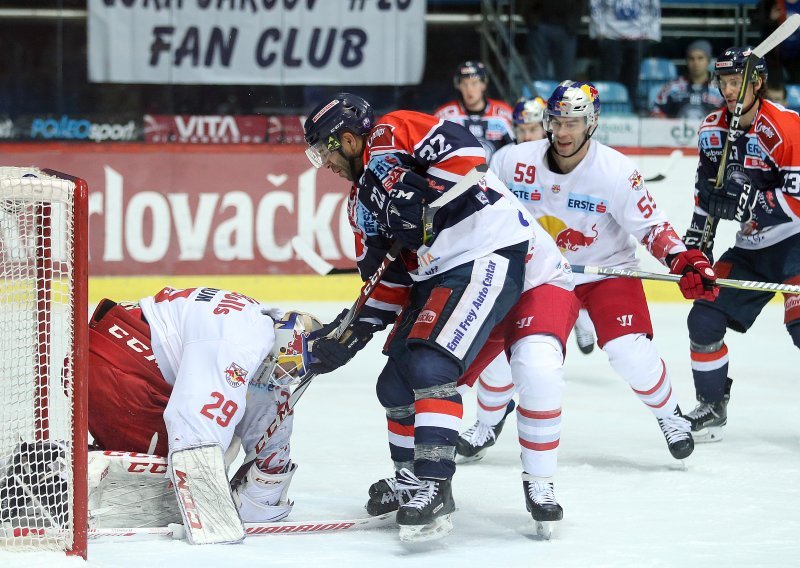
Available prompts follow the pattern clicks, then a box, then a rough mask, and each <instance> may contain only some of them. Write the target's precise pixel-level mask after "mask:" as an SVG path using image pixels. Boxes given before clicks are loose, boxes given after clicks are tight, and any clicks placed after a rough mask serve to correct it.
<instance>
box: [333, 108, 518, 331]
mask: <svg viewBox="0 0 800 568" xmlns="http://www.w3.org/2000/svg"><path fill="white" fill-rule="evenodd" d="M363 163H364V173H363V174H362V175H361V177H360V178H359V180H358V182H357V183H356V184H354V185H353V187H352V189H351V192H350V197H349V200H348V212H349V217H350V223H351V226H352V228H353V232H354V233H355V237H356V260H357V262H358V269H359V272H360V274H361V276H362V278H364V279H366V278H369V277H370V276H371V275H372V274H373V273H374V272H375V269H376V268H377V266H378V265H379V264H380V262H381V261H382V260H383V258H384V256H385V255H386V252H387V251H388V249H389V248H390V246H391V244H392V241H393V236H392V234H391V231H390V229H389V227H388V225H387V223H386V221H385V220H386V208H387V203H388V202H389V200H390V198H391V197H392V195H391V194H392V190H393V188H395V185H397V184H402V188H403V191H420V192H423V193H424V198H425V201H426V202H428V203H430V202H432V201H433V200H434V199H435V198H436V197H438V196H439V195H440V194H442V193H444V192H445V191H447V190H449V189H450V188H451V187H453V186H454V185H455V184H456V183H457V182H458V181H459V180H460V179H461V178H462V177H463V176H464V175H465V174H467V173H468V172H469V171H471V170H472V169H473V168H474V167H475V166H478V165H480V164H485V163H486V157H485V154H484V152H483V148H482V147H481V145H480V144H479V143H478V141H477V140H476V139H475V137H474V136H472V135H471V134H470V133H469V131H468V130H466V129H465V128H463V127H462V126H460V125H458V124H455V123H453V122H449V121H446V120H441V119H438V118H435V117H433V116H431V115H428V114H422V113H418V112H412V111H395V112H391V113H389V114H387V115H386V116H384V117H383V118H381V119H380V120H378V121H377V122H376V124H375V126H374V127H373V128H372V130H371V131H370V133H369V134H368V135H367V138H366V145H365V148H364V154H363ZM407 171H413V172H414V173H416V174H418V175H420V176H423V177H424V178H425V180H426V182H427V184H428V187H426V188H424V189H420V188H415V187H411V186H409V185H407V184H403V182H402V180H403V175H404V173H405V172H407ZM520 209H521V206H520V205H519V204H518V202H517V201H516V200H515V199H513V196H512V195H511V193H510V192H509V191H508V189H507V188H506V187H505V186H504V185H503V184H502V183H501V182H500V181H499V180H498V179H497V177H496V176H495V175H494V174H492V173H491V172H488V173H487V175H486V176H485V177H484V179H483V180H481V182H480V183H478V184H477V185H475V186H473V187H472V188H471V189H470V190H468V191H466V192H465V193H464V194H463V195H462V196H460V197H458V198H456V199H454V200H453V201H451V202H450V203H449V204H447V205H446V206H445V207H443V208H442V209H441V210H439V212H438V213H437V214H436V216H435V218H434V226H433V229H434V233H435V234H436V238H435V240H434V241H433V243H432V244H431V245H430V246H422V247H420V248H419V249H418V250H416V251H410V250H404V251H403V254H402V257H401V259H398V261H397V262H395V263H394V264H393V266H392V267H390V269H389V270H387V272H386V273H385V275H384V278H383V280H382V282H381V284H380V285H379V286H378V287H377V288H376V290H375V292H374V293H373V295H372V296H371V298H370V300H369V302H368V303H367V305H366V307H365V309H364V311H363V312H362V315H361V319H364V320H371V321H373V322H375V323H378V322H380V323H384V324H388V323H389V322H390V321H392V320H393V319H394V316H395V315H396V313H397V312H398V311H399V310H400V309H401V308H402V306H403V305H404V304H405V302H406V299H407V294H408V291H409V289H410V286H411V285H412V283H413V282H414V281H421V280H426V279H428V278H431V277H433V276H435V275H437V274H441V273H443V272H446V271H448V270H451V269H453V268H455V267H457V266H460V265H462V264H465V263H468V262H471V261H473V260H475V259H477V258H480V257H482V256H485V255H487V254H490V253H491V252H493V251H495V250H499V249H501V248H504V247H507V246H511V245H514V244H517V243H521V242H524V241H528V240H529V239H530V238H531V237H532V230H531V227H530V224H529V222H528V220H527V219H526V218H525V216H524V215H522V214H521V213H520ZM411 221H412V222H413V223H416V224H419V222H420V219H413V220H411Z"/></svg>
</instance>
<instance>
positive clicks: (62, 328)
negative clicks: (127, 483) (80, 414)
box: [0, 167, 86, 550]
mask: <svg viewBox="0 0 800 568" xmlns="http://www.w3.org/2000/svg"><path fill="white" fill-rule="evenodd" d="M78 181H79V180H78ZM84 187H85V186H84ZM76 195H77V193H76V183H75V182H74V181H73V180H70V179H63V178H61V177H57V176H55V175H51V174H50V173H46V172H44V171H41V170H39V169H37V168H17V167H0V276H2V278H0V392H1V393H2V404H0V425H1V426H0V547H3V548H9V549H23V550H25V549H27V550H31V549H33V550H72V549H73V547H74V541H75V530H74V527H73V524H74V521H75V511H74V508H73V502H74V497H75V494H74V491H75V489H74V488H75V483H74V479H75V469H74V462H75V456H74V455H73V453H74V450H75V448H76V447H77V448H79V450H78V451H79V452H80V451H82V452H84V453H85V451H86V448H85V445H86V441H85V439H78V440H77V441H76V440H74V439H73V437H74V435H75V424H76V416H75V411H74V405H75V403H76V400H77V399H76V389H75V381H74V378H75V373H74V372H75V366H74V364H75V351H74V348H75V344H76V329H75V322H74V319H75V317H74V314H75V299H76V294H81V293H85V285H84V286H83V288H81V287H80V286H78V287H77V292H76V258H75V255H74V250H75V239H76V226H75V215H74V211H75V196H76ZM84 238H85V237H84ZM84 274H85V272H84ZM84 278H85V276H84ZM80 317H83V318H85V317H86V314H85V313H83V314H80ZM84 438H85V436H84Z"/></svg>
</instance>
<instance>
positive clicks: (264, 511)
mask: <svg viewBox="0 0 800 568" xmlns="http://www.w3.org/2000/svg"><path fill="white" fill-rule="evenodd" d="M295 471H297V464H296V463H292V464H290V465H289V469H288V470H287V471H285V472H283V473H264V472H263V471H261V470H260V469H258V467H256V464H255V463H253V465H252V466H251V467H250V470H249V471H248V472H247V476H246V477H245V479H244V481H243V482H242V484H241V485H239V486H238V487H236V488H235V489H234V490H233V499H234V502H235V503H236V505H237V506H238V508H239V516H240V517H241V519H242V521H244V522H246V523H247V522H250V523H267V522H274V521H280V520H281V519H284V518H286V517H287V516H288V515H289V513H291V512H292V507H293V505H294V503H293V502H292V501H289V499H288V498H287V496H286V495H287V493H288V491H289V484H290V483H291V482H292V476H294V472H295Z"/></svg>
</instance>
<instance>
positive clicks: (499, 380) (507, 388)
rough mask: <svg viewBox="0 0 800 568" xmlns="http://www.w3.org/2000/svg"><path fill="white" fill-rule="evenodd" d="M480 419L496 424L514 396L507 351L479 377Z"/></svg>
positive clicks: (478, 414)
mask: <svg viewBox="0 0 800 568" xmlns="http://www.w3.org/2000/svg"><path fill="white" fill-rule="evenodd" d="M477 391H478V412H477V416H478V420H480V421H481V422H483V423H484V424H486V425H488V426H496V425H497V424H498V423H499V422H500V421H501V420H502V419H503V417H504V416H505V414H506V407H507V406H508V403H509V402H510V401H511V397H513V396H514V383H513V382H512V380H511V369H510V367H509V364H508V361H507V360H506V355H505V353H501V354H500V355H498V356H497V357H495V359H494V360H493V361H492V362H491V363H489V365H488V366H487V367H486V368H485V369H484V370H483V372H482V373H481V376H480V377H478V383H477Z"/></svg>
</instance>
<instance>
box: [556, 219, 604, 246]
mask: <svg viewBox="0 0 800 568" xmlns="http://www.w3.org/2000/svg"><path fill="white" fill-rule="evenodd" d="M592 231H594V236H588V235H584V234H583V233H581V232H580V231H579V230H577V229H573V228H572V227H567V228H566V229H564V230H563V231H561V232H560V233H558V235H556V245H557V246H558V248H560V249H561V250H568V251H572V252H575V251H577V250H578V249H579V248H581V247H588V246H591V244H592V243H594V242H595V241H596V240H597V235H598V232H597V225H592Z"/></svg>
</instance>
